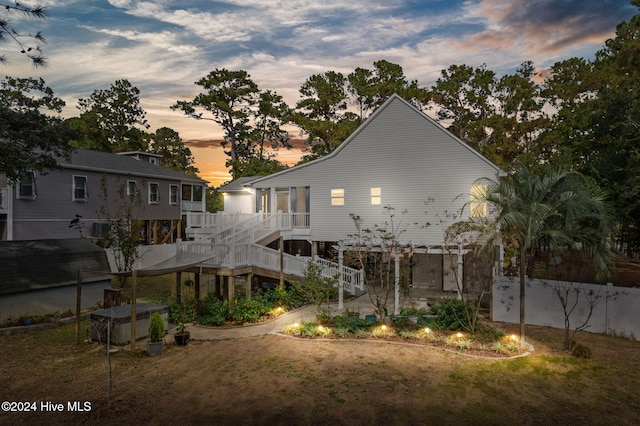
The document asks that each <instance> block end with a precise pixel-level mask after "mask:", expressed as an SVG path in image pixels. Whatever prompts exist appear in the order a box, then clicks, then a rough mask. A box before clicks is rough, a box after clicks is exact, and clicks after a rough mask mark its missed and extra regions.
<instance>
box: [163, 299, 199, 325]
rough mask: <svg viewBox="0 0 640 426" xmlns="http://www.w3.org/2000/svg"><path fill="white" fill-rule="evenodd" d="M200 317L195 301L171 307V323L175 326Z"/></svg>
mask: <svg viewBox="0 0 640 426" xmlns="http://www.w3.org/2000/svg"><path fill="white" fill-rule="evenodd" d="M197 317H198V311H197V310H196V303H195V300H192V301H190V302H185V303H173V304H171V305H169V322H171V323H173V324H179V323H185V322H192V321H195V319H196V318H197Z"/></svg>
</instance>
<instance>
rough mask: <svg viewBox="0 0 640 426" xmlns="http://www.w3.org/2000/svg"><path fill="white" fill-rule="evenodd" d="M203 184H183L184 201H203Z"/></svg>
mask: <svg viewBox="0 0 640 426" xmlns="http://www.w3.org/2000/svg"><path fill="white" fill-rule="evenodd" d="M202 194H203V189H202V185H189V184H182V201H202Z"/></svg>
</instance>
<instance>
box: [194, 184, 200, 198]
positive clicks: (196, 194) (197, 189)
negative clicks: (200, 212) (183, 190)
mask: <svg viewBox="0 0 640 426" xmlns="http://www.w3.org/2000/svg"><path fill="white" fill-rule="evenodd" d="M193 201H202V186H201V185H193Z"/></svg>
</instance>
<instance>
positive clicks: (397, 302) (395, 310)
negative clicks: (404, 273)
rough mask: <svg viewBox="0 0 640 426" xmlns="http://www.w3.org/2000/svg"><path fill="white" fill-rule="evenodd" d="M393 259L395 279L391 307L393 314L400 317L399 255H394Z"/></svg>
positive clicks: (396, 253)
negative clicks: (392, 304) (393, 297)
mask: <svg viewBox="0 0 640 426" xmlns="http://www.w3.org/2000/svg"><path fill="white" fill-rule="evenodd" d="M394 256H395V259H394V263H395V277H394V283H395V286H394V293H395V305H394V307H393V314H394V315H400V253H398V252H395V253H394Z"/></svg>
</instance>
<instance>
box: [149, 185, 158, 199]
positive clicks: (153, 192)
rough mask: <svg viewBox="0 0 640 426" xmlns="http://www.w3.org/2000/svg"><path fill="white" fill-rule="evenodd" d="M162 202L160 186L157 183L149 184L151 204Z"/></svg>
mask: <svg viewBox="0 0 640 426" xmlns="http://www.w3.org/2000/svg"><path fill="white" fill-rule="evenodd" d="M159 202H160V185H158V184H157V183H153V182H150V183H149V204H158V203H159Z"/></svg>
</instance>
